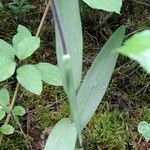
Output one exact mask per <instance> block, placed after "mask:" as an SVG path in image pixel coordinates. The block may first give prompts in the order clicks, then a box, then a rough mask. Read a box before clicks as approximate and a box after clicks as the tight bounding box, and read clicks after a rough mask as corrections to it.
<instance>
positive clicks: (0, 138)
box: [0, 0, 51, 145]
mask: <svg viewBox="0 0 150 150" xmlns="http://www.w3.org/2000/svg"><path fill="white" fill-rule="evenodd" d="M50 2H51V0H49V2H48V4H47V6H46V8H45V11H44V14H43V17H42V19H41V22H40V25H39V27H38V30H37V32H36V36H39V34H40V31H41V29H42V26H43V23H44V21H45V18H46V15H47V13H48V10H49V7H50ZM18 91H19V83H17V85H16V88H15V92H14V95H13V97H12V100H11V104H10V112H11V111H12V109H13V107H14V105H15V102H16V99H17V94H18ZM10 117H11V113H8V114H7V117H6V120H5V123H4V124H5V125H6V124H8V123H9V120H10ZM2 140H3V134H1V135H0V145H1V143H2Z"/></svg>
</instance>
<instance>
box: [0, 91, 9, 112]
mask: <svg viewBox="0 0 150 150" xmlns="http://www.w3.org/2000/svg"><path fill="white" fill-rule="evenodd" d="M9 101H10V96H9V93H8V91H7V90H6V89H1V90H0V105H1V106H2V108H3V109H4V110H5V111H6V112H7V111H8V106H9Z"/></svg>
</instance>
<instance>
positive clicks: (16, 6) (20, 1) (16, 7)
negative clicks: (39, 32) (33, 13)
mask: <svg viewBox="0 0 150 150" xmlns="http://www.w3.org/2000/svg"><path fill="white" fill-rule="evenodd" d="M8 8H9V9H10V11H12V13H14V14H17V15H19V14H21V13H26V12H29V11H30V10H32V9H34V8H35V6H33V5H31V4H29V3H28V0H13V2H11V3H9V4H8Z"/></svg>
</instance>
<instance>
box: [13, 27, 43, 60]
mask: <svg viewBox="0 0 150 150" xmlns="http://www.w3.org/2000/svg"><path fill="white" fill-rule="evenodd" d="M17 31H18V32H17V34H16V35H15V36H14V38H13V48H14V51H15V54H16V55H17V57H18V58H19V59H20V60H24V59H26V58H27V57H29V56H31V55H32V53H33V52H34V51H35V50H36V49H37V48H38V47H39V46H40V39H39V37H34V36H32V34H31V32H30V31H29V30H28V29H27V28H26V27H24V26H22V25H19V26H18V30H17Z"/></svg>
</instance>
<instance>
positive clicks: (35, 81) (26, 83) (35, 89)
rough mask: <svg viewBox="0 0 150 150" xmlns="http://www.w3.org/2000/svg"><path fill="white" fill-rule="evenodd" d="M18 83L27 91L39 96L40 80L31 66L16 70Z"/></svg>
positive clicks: (34, 68) (37, 73) (36, 71)
mask: <svg viewBox="0 0 150 150" xmlns="http://www.w3.org/2000/svg"><path fill="white" fill-rule="evenodd" d="M17 80H18V82H19V83H20V84H21V85H22V86H23V87H24V88H25V89H26V90H28V91H30V92H32V93H35V94H38V95H39V94H41V92H42V80H41V76H40V74H39V71H38V70H37V69H36V67H34V66H33V65H25V66H23V67H20V68H19V69H18V70H17Z"/></svg>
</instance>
